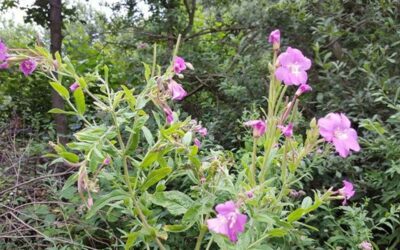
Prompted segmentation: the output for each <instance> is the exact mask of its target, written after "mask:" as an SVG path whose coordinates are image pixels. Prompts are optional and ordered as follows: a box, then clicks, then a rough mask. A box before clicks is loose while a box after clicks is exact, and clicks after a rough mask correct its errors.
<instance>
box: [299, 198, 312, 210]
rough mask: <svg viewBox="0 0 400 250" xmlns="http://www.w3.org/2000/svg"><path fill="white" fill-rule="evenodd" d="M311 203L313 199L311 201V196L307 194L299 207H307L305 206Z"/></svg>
mask: <svg viewBox="0 0 400 250" xmlns="http://www.w3.org/2000/svg"><path fill="white" fill-rule="evenodd" d="M312 203H313V201H312V199H311V197H309V196H307V197H305V198H304V199H303V201H302V202H301V208H303V209H307V208H309V207H311V205H312Z"/></svg>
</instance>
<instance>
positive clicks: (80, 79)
mask: <svg viewBox="0 0 400 250" xmlns="http://www.w3.org/2000/svg"><path fill="white" fill-rule="evenodd" d="M78 83H79V86H81V87H82V89H86V88H87V83H86V80H85V78H83V77H79V78H78Z"/></svg>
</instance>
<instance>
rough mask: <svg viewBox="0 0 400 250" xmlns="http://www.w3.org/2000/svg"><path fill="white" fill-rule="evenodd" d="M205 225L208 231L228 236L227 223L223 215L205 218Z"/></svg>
mask: <svg viewBox="0 0 400 250" xmlns="http://www.w3.org/2000/svg"><path fill="white" fill-rule="evenodd" d="M207 227H208V229H209V230H210V231H213V232H215V233H219V234H224V235H226V236H228V224H227V220H226V218H225V217H224V216H221V215H217V218H214V219H209V220H207Z"/></svg>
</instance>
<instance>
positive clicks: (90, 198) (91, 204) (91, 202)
mask: <svg viewBox="0 0 400 250" xmlns="http://www.w3.org/2000/svg"><path fill="white" fill-rule="evenodd" d="M87 205H88V208H91V207H92V206H93V198H92V197H89V198H88V200H87Z"/></svg>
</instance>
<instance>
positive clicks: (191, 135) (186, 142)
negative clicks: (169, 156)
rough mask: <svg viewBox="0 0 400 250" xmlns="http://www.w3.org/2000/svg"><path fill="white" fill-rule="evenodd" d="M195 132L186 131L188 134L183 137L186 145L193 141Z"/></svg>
mask: <svg viewBox="0 0 400 250" xmlns="http://www.w3.org/2000/svg"><path fill="white" fill-rule="evenodd" d="M192 137H193V133H192V132H191V131H188V132H186V134H185V135H184V136H183V138H182V143H183V144H184V145H186V146H189V145H190V144H191V143H192Z"/></svg>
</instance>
